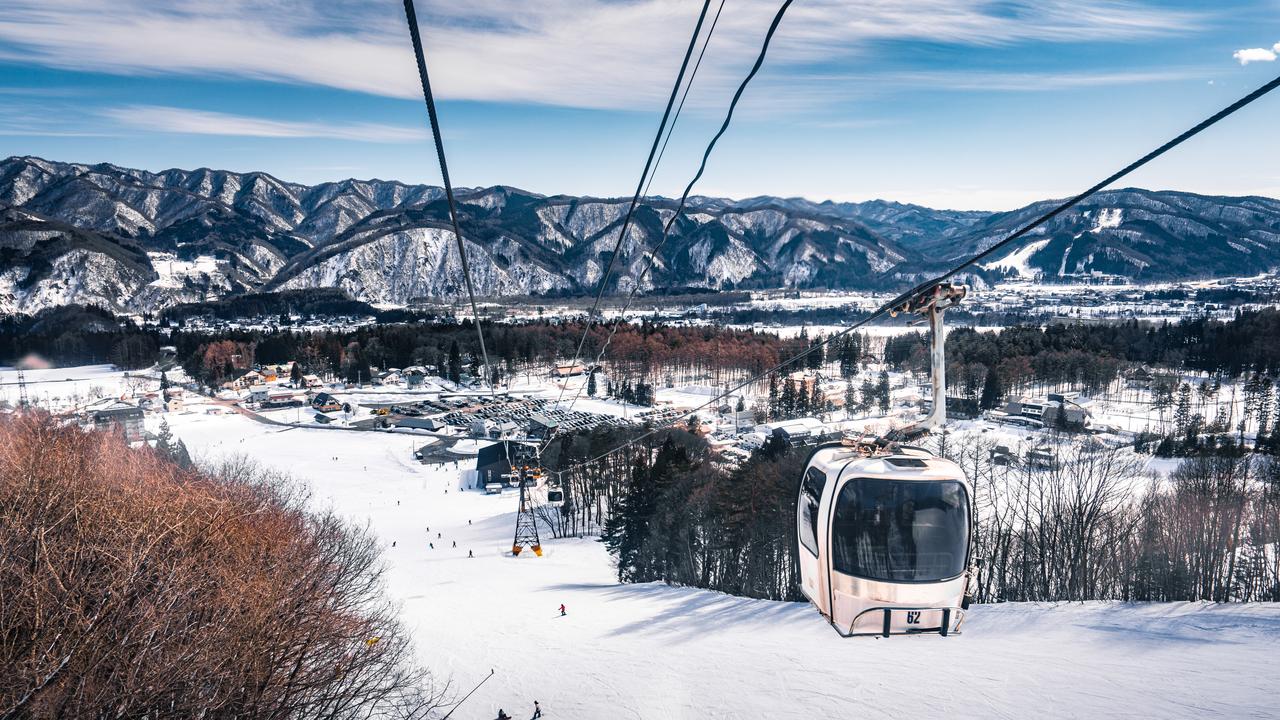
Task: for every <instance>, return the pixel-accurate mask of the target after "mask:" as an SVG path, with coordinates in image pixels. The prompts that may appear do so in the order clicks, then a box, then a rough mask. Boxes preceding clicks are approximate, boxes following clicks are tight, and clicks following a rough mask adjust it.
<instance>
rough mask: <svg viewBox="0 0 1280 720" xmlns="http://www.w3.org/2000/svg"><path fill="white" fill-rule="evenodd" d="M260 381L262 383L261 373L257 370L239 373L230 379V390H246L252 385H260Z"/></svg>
mask: <svg viewBox="0 0 1280 720" xmlns="http://www.w3.org/2000/svg"><path fill="white" fill-rule="evenodd" d="M262 383H263V379H262V373H260V372H258V371H257V370H250V371H249V372H247V373H245V374H244V375H241V376H240V377H238V378H236V379H235V380H232V381H231V389H232V390H248V389H249V388H251V387H253V386H254V385H261V384H262Z"/></svg>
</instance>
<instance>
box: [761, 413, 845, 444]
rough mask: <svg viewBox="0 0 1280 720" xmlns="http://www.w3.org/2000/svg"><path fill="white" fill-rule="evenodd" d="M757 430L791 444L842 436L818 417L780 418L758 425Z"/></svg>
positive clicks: (818, 441) (823, 440)
mask: <svg viewBox="0 0 1280 720" xmlns="http://www.w3.org/2000/svg"><path fill="white" fill-rule="evenodd" d="M756 432H758V433H761V434H763V435H765V436H766V437H773V438H776V439H778V440H781V441H782V442H784V443H786V444H788V445H791V446H793V447H794V446H797V445H813V444H816V443H820V442H825V441H827V440H834V439H836V438H838V437H839V436H840V434H839V433H837V432H833V431H832V430H831V429H830V428H828V427H827V426H826V425H824V424H823V423H822V421H821V420H818V419H817V418H797V419H795V420H779V421H778V422H771V423H765V424H764V425H758V426H757V427H756Z"/></svg>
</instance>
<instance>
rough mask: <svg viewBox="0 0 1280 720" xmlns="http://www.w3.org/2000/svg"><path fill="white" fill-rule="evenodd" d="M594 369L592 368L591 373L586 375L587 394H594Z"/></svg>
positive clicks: (589, 395)
mask: <svg viewBox="0 0 1280 720" xmlns="http://www.w3.org/2000/svg"><path fill="white" fill-rule="evenodd" d="M596 389H597V388H596V371H595V370H594V369H592V371H591V374H590V375H587V396H588V397H595V396H596Z"/></svg>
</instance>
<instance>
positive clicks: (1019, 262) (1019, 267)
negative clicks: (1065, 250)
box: [982, 239, 1049, 277]
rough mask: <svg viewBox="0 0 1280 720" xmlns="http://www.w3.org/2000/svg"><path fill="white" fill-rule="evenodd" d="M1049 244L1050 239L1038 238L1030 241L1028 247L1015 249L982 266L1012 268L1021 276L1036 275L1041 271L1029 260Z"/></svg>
mask: <svg viewBox="0 0 1280 720" xmlns="http://www.w3.org/2000/svg"><path fill="white" fill-rule="evenodd" d="M1048 244H1049V240H1048V239H1044V240H1036V241H1035V242H1032V243H1028V244H1027V246H1026V247H1023V248H1019V249H1017V250H1014V251H1013V252H1011V253H1009V254H1008V255H1005V256H1004V257H1003V258H1000V259H999V260H995V261H992V262H989V263H986V264H984V265H983V266H982V267H983V268H985V269H987V270H996V269H999V270H1012V271H1014V272H1016V273H1018V276H1019V277H1035V276H1036V275H1038V274H1040V272H1039V271H1038V270H1035V269H1033V268H1032V267H1031V266H1030V265H1029V264H1028V263H1027V261H1028V260H1030V259H1031V256H1032V255H1035V254H1036V253H1038V252H1040V250H1041V249H1043V248H1044V246H1045V245H1048Z"/></svg>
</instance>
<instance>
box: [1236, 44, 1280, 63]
mask: <svg viewBox="0 0 1280 720" xmlns="http://www.w3.org/2000/svg"><path fill="white" fill-rule="evenodd" d="M1277 53H1280V42H1278V43H1276V44H1275V45H1272V46H1271V49H1269V50H1268V49H1267V48H1245V49H1243V50H1237V51H1235V52H1234V53H1232V54H1231V57H1233V58H1235V59H1236V61H1237V62H1239V63H1240V64H1241V65H1248V64H1249V63H1251V62H1275V59H1276V55H1277Z"/></svg>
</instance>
